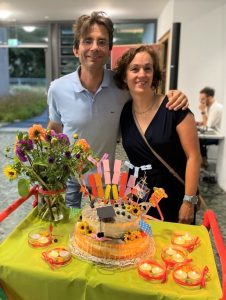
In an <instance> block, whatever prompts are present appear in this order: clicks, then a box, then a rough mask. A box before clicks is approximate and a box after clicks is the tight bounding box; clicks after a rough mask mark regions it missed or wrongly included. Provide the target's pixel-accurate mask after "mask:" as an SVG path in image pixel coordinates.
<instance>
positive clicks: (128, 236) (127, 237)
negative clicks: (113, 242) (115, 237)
mask: <svg viewBox="0 0 226 300" xmlns="http://www.w3.org/2000/svg"><path fill="white" fill-rule="evenodd" d="M124 241H125V243H128V242H130V241H131V237H130V235H128V234H127V233H126V234H124Z"/></svg>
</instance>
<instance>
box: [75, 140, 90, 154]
mask: <svg viewBox="0 0 226 300" xmlns="http://www.w3.org/2000/svg"><path fill="white" fill-rule="evenodd" d="M75 145H76V146H81V148H82V150H83V151H89V150H90V146H89V144H88V143H87V141H86V140H85V139H79V140H78V141H77V142H76V144H75Z"/></svg>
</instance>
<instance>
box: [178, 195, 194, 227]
mask: <svg viewBox="0 0 226 300" xmlns="http://www.w3.org/2000/svg"><path fill="white" fill-rule="evenodd" d="M193 220H194V205H193V204H192V203H189V202H188V201H184V202H183V203H182V205H181V207H180V211H179V223H184V224H191V223H192V222H193Z"/></svg>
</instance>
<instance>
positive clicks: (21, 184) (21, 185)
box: [18, 178, 30, 197]
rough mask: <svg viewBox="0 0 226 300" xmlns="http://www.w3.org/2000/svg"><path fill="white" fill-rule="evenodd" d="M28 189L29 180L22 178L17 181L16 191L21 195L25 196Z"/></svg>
mask: <svg viewBox="0 0 226 300" xmlns="http://www.w3.org/2000/svg"><path fill="white" fill-rule="evenodd" d="M29 191H30V181H29V180H28V179H25V178H22V179H20V180H19V181H18V192H19V195H20V196H21V197H26V196H27V195H28V194H29Z"/></svg>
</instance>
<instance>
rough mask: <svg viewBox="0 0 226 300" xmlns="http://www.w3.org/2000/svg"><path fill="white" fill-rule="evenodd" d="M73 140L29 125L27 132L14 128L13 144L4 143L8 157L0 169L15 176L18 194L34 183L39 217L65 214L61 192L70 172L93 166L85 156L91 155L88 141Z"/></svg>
mask: <svg viewBox="0 0 226 300" xmlns="http://www.w3.org/2000/svg"><path fill="white" fill-rule="evenodd" d="M73 138H74V142H73V143H72V144H70V142H69V138H68V136H67V135H65V134H63V133H59V134H57V133H56V132H55V131H54V130H50V129H44V128H42V126H41V125H37V124H35V125H33V126H32V127H31V128H29V129H28V132H18V133H17V135H16V142H15V144H14V145H13V147H11V148H10V147H7V149H6V157H7V158H9V159H11V160H12V163H11V164H10V165H7V166H6V167H5V168H4V170H3V172H4V174H5V175H6V176H7V177H8V179H9V180H14V179H17V178H18V179H19V180H18V192H19V194H20V196H22V197H25V196H27V195H28V193H29V190H30V186H31V185H36V186H37V192H38V194H39V200H38V208H39V209H38V214H39V216H40V217H41V218H42V219H46V220H50V221H58V220H61V219H65V218H66V217H68V209H67V208H66V206H65V200H64V197H63V195H62V194H63V193H64V191H65V188H66V183H67V180H68V178H69V177H70V176H74V177H75V178H77V179H79V177H80V176H82V174H84V173H86V172H87V171H88V170H89V169H91V168H92V167H93V163H92V162H91V161H92V159H91V160H89V159H88V158H89V157H91V156H92V155H93V153H92V151H91V149H90V146H89V144H88V143H87V141H86V140H84V139H78V135H77V134H74V136H73Z"/></svg>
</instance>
